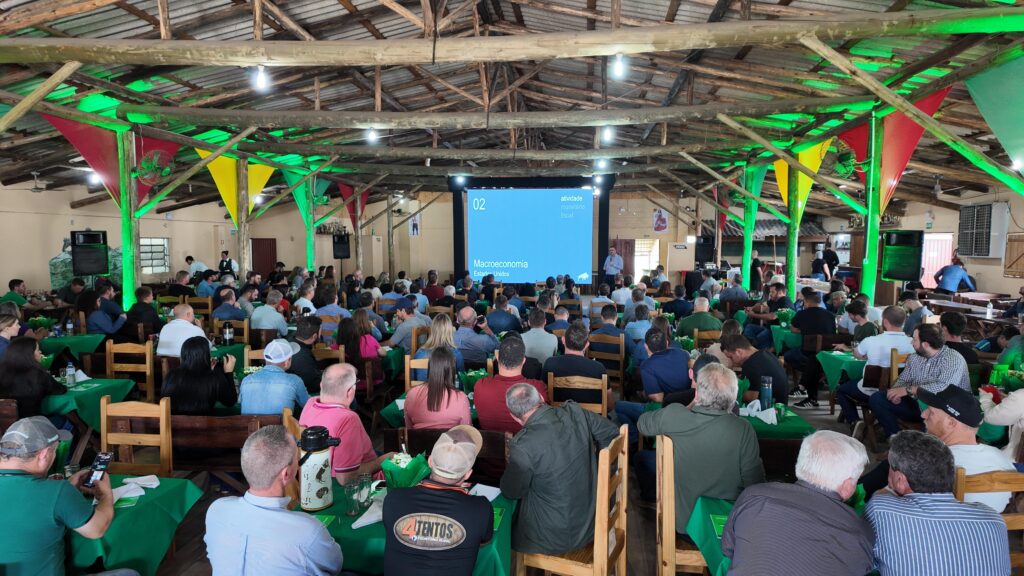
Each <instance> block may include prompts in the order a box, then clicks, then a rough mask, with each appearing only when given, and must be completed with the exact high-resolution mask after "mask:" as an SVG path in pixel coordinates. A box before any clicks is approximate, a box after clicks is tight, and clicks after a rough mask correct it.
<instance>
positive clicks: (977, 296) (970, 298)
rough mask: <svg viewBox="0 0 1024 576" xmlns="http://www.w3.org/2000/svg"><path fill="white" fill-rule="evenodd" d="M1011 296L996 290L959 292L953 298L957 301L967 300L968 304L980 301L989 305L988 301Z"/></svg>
mask: <svg viewBox="0 0 1024 576" xmlns="http://www.w3.org/2000/svg"><path fill="white" fill-rule="evenodd" d="M1009 297H1010V295H1009V294H1000V293H996V292H957V293H956V294H953V300H955V301H957V302H966V303H968V304H974V303H979V302H980V303H981V304H982V305H983V306H988V303H989V302H991V301H993V300H998V299H1000V298H1009Z"/></svg>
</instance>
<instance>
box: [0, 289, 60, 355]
mask: <svg viewBox="0 0 1024 576" xmlns="http://www.w3.org/2000/svg"><path fill="white" fill-rule="evenodd" d="M5 314H6V315H8V316H14V318H15V319H16V320H17V321H18V331H17V333H16V334H14V336H28V337H29V338H34V339H35V340H42V339H43V338H46V337H47V336H49V335H50V330H49V329H47V328H46V327H45V326H40V327H39V328H35V329H33V328H31V327H30V326H29V325H28V323H26V322H25V312H24V311H23V310H22V309H21V308H19V307H18V305H17V304H15V303H14V302H11V301H10V300H8V301H7V302H0V316H2V315H5ZM7 340H8V341H10V340H12V338H8V339H7ZM0 356H2V354H0Z"/></svg>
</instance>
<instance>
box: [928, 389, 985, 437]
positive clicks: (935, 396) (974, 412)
mask: <svg viewBox="0 0 1024 576" xmlns="http://www.w3.org/2000/svg"><path fill="white" fill-rule="evenodd" d="M917 399H918V400H920V401H921V402H924V403H925V404H927V405H928V406H929V407H931V408H935V409H936V410H942V411H943V412H945V413H946V414H949V415H950V416H952V417H953V418H956V419H957V420H959V421H960V422H962V423H964V424H965V425H967V426H970V427H971V428H977V427H978V426H981V421H982V420H983V419H984V417H985V416H984V414H982V412H981V406H979V405H978V401H977V400H976V399H975V398H974V396H973V395H972V394H971V393H970V392H968V391H966V390H964V389H963V388H959V387H957V386H947V387H946V389H945V390H943V391H941V392H937V393H936V392H929V391H928V390H925V389H924V388H919V389H918V391H917Z"/></svg>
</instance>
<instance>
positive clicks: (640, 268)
mask: <svg viewBox="0 0 1024 576" xmlns="http://www.w3.org/2000/svg"><path fill="white" fill-rule="evenodd" d="M635 242H636V243H635V245H634V246H635V248H634V250H635V252H634V253H633V270H635V271H636V276H637V278H635V280H636V281H639V278H640V277H643V276H647V275H649V274H650V273H651V270H654V269H655V268H657V267H658V264H660V263H661V242H660V241H658V240H652V239H650V238H638V239H637V240H636V241H635Z"/></svg>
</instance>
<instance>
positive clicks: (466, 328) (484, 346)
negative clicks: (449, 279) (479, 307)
mask: <svg viewBox="0 0 1024 576" xmlns="http://www.w3.org/2000/svg"><path fill="white" fill-rule="evenodd" d="M458 321H459V329H458V330H456V331H455V339H454V340H455V347H456V348H458V349H459V351H460V352H462V358H463V359H464V360H465V361H466V362H472V363H474V364H477V365H480V364H483V363H484V362H486V361H487V355H488V354H490V353H491V352H494V349H495V348H497V347H498V337H497V336H495V335H494V332H493V331H492V330H491V327H490V326H488V325H487V317H486V316H477V314H476V310H473V307H472V306H465V307H463V308H462V309H460V310H459V312H458ZM476 328H480V332H479V333H477V332H476V330H475V329H476Z"/></svg>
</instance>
